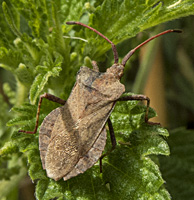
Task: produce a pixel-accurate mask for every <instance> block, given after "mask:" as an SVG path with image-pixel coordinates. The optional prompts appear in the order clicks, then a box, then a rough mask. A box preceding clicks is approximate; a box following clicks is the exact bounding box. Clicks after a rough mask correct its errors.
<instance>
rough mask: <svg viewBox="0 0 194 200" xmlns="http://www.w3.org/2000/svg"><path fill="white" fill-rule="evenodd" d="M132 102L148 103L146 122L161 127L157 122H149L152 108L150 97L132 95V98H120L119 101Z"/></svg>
mask: <svg viewBox="0 0 194 200" xmlns="http://www.w3.org/2000/svg"><path fill="white" fill-rule="evenodd" d="M131 100H139V101H144V100H145V101H147V108H146V112H145V122H146V123H148V124H151V125H154V124H158V125H160V123H155V122H149V121H148V112H149V107H150V99H149V97H147V96H145V95H141V94H138V95H130V96H125V97H120V98H119V99H118V100H117V101H131Z"/></svg>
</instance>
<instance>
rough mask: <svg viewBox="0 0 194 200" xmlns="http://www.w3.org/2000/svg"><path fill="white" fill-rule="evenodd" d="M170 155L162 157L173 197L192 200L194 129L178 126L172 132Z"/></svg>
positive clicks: (193, 186) (162, 169)
mask: <svg viewBox="0 0 194 200" xmlns="http://www.w3.org/2000/svg"><path fill="white" fill-rule="evenodd" d="M168 143H169V146H170V147H171V155H170V157H160V163H161V171H162V173H163V177H164V178H165V179H166V181H167V184H166V187H167V188H168V190H169V191H170V194H171V195H172V198H173V199H177V200H182V199H187V200H192V199H193V196H194V174H193V163H194V154H193V152H194V145H193V144H194V131H193V130H187V129H185V128H183V127H182V128H177V129H175V130H172V131H171V132H170V137H169V139H168Z"/></svg>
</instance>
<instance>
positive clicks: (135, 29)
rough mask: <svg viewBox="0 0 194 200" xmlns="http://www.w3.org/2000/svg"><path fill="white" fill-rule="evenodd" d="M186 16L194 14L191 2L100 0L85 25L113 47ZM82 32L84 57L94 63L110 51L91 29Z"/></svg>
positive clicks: (106, 44)
mask: <svg viewBox="0 0 194 200" xmlns="http://www.w3.org/2000/svg"><path fill="white" fill-rule="evenodd" d="M190 14H194V4H193V1H192V0H185V1H174V0H164V1H157V0H149V1H140V0H138V1H123V0H104V1H102V4H101V5H99V6H98V7H97V8H96V10H95V11H94V12H93V13H92V14H91V15H90V19H89V25H90V26H92V27H93V28H95V29H97V30H98V31H100V32H101V33H102V34H104V35H105V36H106V37H108V38H109V39H110V40H111V41H112V42H114V43H115V44H117V43H119V42H122V41H123V40H125V39H127V38H131V37H134V36H135V35H137V34H138V33H139V32H142V31H144V30H145V29H147V28H150V27H153V26H155V25H157V24H161V23H164V22H166V21H168V20H173V19H176V18H179V17H183V16H188V15H190ZM73 20H76V19H74V18H72V19H71V21H73ZM102 22H103V25H102ZM85 33H86V35H85V38H84V39H87V40H88V42H89V43H86V44H85V48H84V55H90V57H91V58H92V59H94V60H98V59H99V58H100V57H101V56H102V55H103V54H104V53H105V52H106V51H107V50H108V49H110V48H111V45H110V44H109V43H108V42H107V41H105V40H104V39H102V38H101V37H99V36H97V35H96V33H93V32H92V31H91V30H85ZM96 38H98V39H96Z"/></svg>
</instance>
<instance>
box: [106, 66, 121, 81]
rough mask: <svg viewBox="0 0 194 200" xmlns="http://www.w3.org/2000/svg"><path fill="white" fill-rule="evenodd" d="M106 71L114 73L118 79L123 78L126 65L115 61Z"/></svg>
mask: <svg viewBox="0 0 194 200" xmlns="http://www.w3.org/2000/svg"><path fill="white" fill-rule="evenodd" d="M106 71H107V72H108V73H112V74H114V76H115V77H116V78H117V79H121V77H122V76H123V71H124V66H123V65H122V64H119V63H114V64H113V65H112V66H111V67H109V68H107V70H106Z"/></svg>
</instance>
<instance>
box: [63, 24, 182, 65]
mask: <svg viewBox="0 0 194 200" xmlns="http://www.w3.org/2000/svg"><path fill="white" fill-rule="evenodd" d="M66 24H68V25H73V24H77V25H81V26H84V27H86V28H88V29H90V30H92V31H94V32H95V33H97V34H98V35H100V36H101V37H102V38H104V39H105V40H106V41H108V42H109V43H110V44H111V46H112V50H113V54H114V63H115V64H117V63H118V60H119V56H118V52H117V49H116V46H115V44H114V43H113V42H111V41H110V40H109V39H108V38H107V37H106V36H104V35H103V34H102V33H100V32H99V31H97V30H96V29H94V28H92V27H90V26H88V25H86V24H83V23H81V22H74V21H70V22H66ZM172 32H176V33H181V32H182V31H181V30H175V29H170V30H166V31H163V32H161V33H159V34H157V35H154V36H152V37H151V38H149V39H147V40H146V41H144V42H142V43H141V44H139V45H138V46H137V47H135V48H134V49H132V50H131V51H129V53H128V54H127V55H126V56H125V57H124V58H123V60H122V62H121V64H122V65H123V66H125V64H126V62H127V61H128V60H129V58H130V57H131V56H132V55H133V54H134V52H135V51H136V50H137V49H139V48H140V47H142V46H143V45H145V44H147V43H148V42H150V41H151V40H153V39H155V38H157V37H160V36H162V35H165V34H167V33H172Z"/></svg>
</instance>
